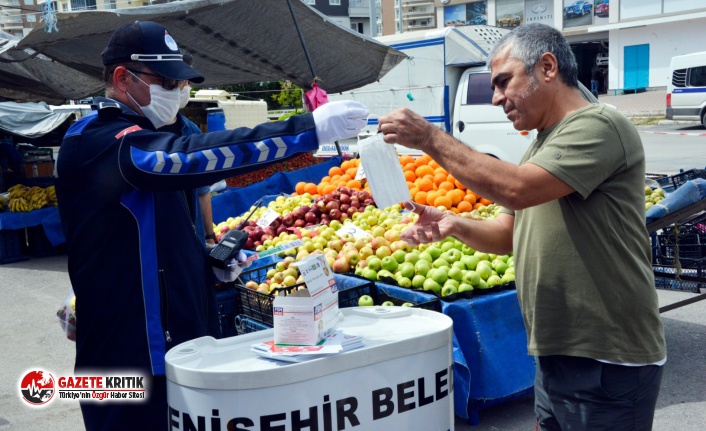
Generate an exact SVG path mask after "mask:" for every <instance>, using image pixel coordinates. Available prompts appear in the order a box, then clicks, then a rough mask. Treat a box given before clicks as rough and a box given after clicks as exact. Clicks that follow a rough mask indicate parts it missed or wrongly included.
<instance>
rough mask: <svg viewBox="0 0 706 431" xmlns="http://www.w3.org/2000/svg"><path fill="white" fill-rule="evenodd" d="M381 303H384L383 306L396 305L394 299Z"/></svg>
mask: <svg viewBox="0 0 706 431" xmlns="http://www.w3.org/2000/svg"><path fill="white" fill-rule="evenodd" d="M380 305H382V306H383V307H394V306H395V303H394V302H392V301H385V302H383V303H382V304H380Z"/></svg>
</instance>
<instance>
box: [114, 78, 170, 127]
mask: <svg viewBox="0 0 706 431" xmlns="http://www.w3.org/2000/svg"><path fill="white" fill-rule="evenodd" d="M130 74H131V75H132V76H134V77H135V78H137V79H139V80H140V82H142V83H143V84H145V85H147V86H148V87H149V88H150V103H149V105H147V106H142V105H140V104H139V103H137V101H136V100H135V99H134V98H133V97H132V96H131V95H130V93H127V95H128V96H130V98H131V99H132V101H133V102H135V104H136V105H137V106H139V107H140V109H141V110H142V114H143V115H144V116H145V117H147V119H148V120H150V121H151V122H152V124H153V125H154V127H155V128H157V129H159V128H160V127H162V126H165V125H167V124H171V123H173V122H174V118H175V117H176V114H177V113H178V112H179V104H180V103H181V92H180V91H179V88H174V89H173V90H165V89H164V88H162V86H161V85H157V84H148V83H146V82H145V81H143V80H141V79H140V78H138V77H137V76H136V75H135V74H134V73H132V72H130Z"/></svg>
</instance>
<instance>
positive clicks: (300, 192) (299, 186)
mask: <svg viewBox="0 0 706 431" xmlns="http://www.w3.org/2000/svg"><path fill="white" fill-rule="evenodd" d="M305 187H306V183H305V182H304V181H299V182H298V183H297V185H296V186H294V191H295V192H297V194H298V195H303V194H304V193H306V191H305V190H304V188H305Z"/></svg>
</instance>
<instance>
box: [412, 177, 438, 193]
mask: <svg viewBox="0 0 706 431" xmlns="http://www.w3.org/2000/svg"><path fill="white" fill-rule="evenodd" d="M416 184H417V188H418V189H419V190H421V191H423V192H428V191H429V190H431V189H433V188H434V183H432V182H431V181H429V180H428V179H426V178H422V179H420V180H418V181H417V183H416Z"/></svg>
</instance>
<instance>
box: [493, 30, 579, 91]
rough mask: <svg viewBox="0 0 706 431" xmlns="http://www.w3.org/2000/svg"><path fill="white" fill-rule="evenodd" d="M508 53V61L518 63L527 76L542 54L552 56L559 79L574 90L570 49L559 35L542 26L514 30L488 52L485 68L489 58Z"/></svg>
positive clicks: (574, 72)
mask: <svg viewBox="0 0 706 431" xmlns="http://www.w3.org/2000/svg"><path fill="white" fill-rule="evenodd" d="M508 47H509V49H510V57H514V58H516V59H518V60H520V61H521V62H522V63H524V65H525V71H526V72H527V74H528V75H531V74H532V72H533V70H534V67H535V66H536V65H537V63H539V61H540V60H541V58H542V55H543V54H544V53H546V52H550V53H552V54H554V57H556V59H557V63H558V67H559V76H560V77H561V79H562V81H564V83H565V84H566V85H568V86H569V87H576V88H578V66H577V65H576V57H574V53H573V51H571V46H570V45H569V43H568V42H567V41H566V39H565V38H564V36H563V35H562V34H561V32H560V31H559V30H557V29H555V28H554V27H550V26H548V25H545V24H538V23H534V24H527V25H523V26H520V27H517V28H515V29H514V30H513V31H511V32H510V33H508V34H506V35H505V36H503V37H502V38H501V39H500V40H499V41H498V43H497V44H496V45H495V46H494V47H493V49H492V50H491V51H490V55H489V56H488V64H491V63H492V61H493V58H495V56H496V55H497V54H498V53H500V52H503V51H504V50H505V48H508Z"/></svg>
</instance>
